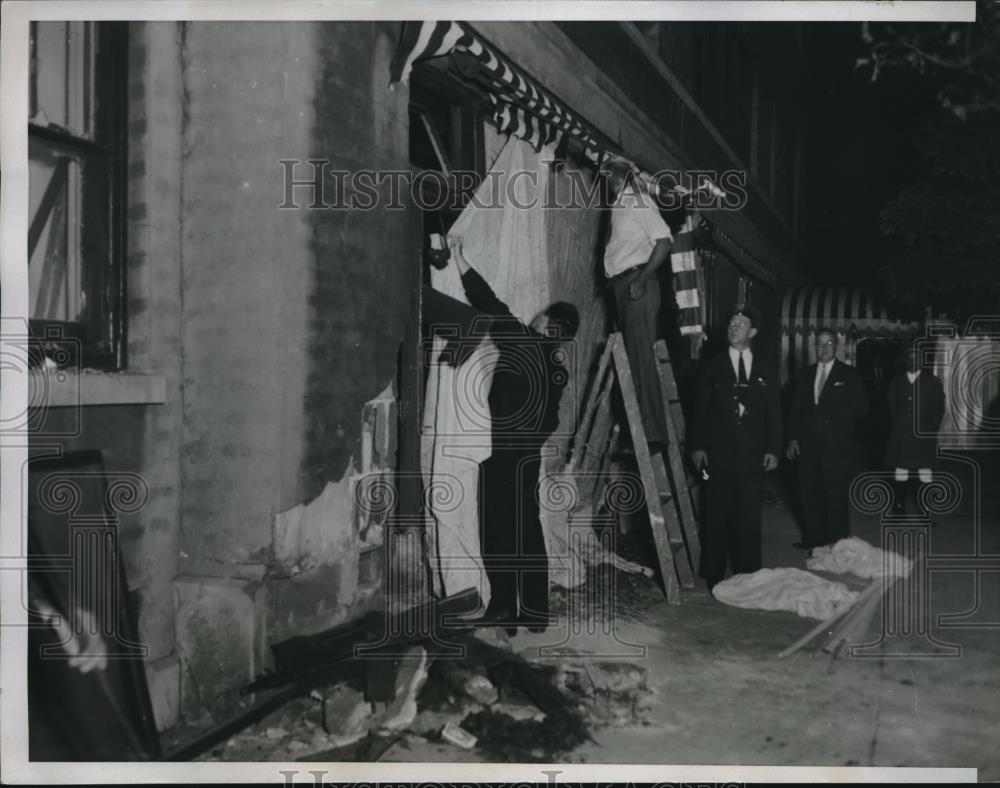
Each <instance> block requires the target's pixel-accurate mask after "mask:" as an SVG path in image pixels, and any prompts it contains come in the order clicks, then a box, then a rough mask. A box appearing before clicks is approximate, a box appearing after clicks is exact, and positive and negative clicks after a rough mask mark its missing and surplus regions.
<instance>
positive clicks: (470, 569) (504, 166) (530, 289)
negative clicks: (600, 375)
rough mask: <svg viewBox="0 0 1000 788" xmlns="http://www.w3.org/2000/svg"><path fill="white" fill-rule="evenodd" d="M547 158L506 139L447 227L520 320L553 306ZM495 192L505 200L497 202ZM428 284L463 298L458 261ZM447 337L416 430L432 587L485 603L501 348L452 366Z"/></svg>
mask: <svg viewBox="0 0 1000 788" xmlns="http://www.w3.org/2000/svg"><path fill="white" fill-rule="evenodd" d="M548 155H549V154H548V152H547V151H545V150H543V151H541V152H535V151H534V150H533V148H532V146H531V145H530V144H529V143H527V142H525V141H524V140H521V139H519V138H517V137H509V138H508V140H507V142H506V144H505V145H504V147H503V149H502V150H501V151H500V154H499V156H498V157H497V160H496V162H495V163H494V165H493V167H492V169H491V173H490V177H488V178H487V179H485V180H484V181H483V183H482V184H481V185H480V188H479V191H478V192H477V194H476V199H473V200H471V201H470V202H469V204H468V206H466V208H465V210H464V211H463V212H462V213H461V215H460V216H459V217H458V219H457V220H456V221H455V224H454V225H453V226H452V228H451V230H450V232H449V235H452V236H459V237H461V238H462V241H463V243H462V247H463V251H464V254H465V257H466V258H467V259H468V260H469V262H470V263H471V264H472V265H473V267H475V269H476V270H477V271H478V272H479V273H480V275H482V277H483V278H484V279H485V280H486V281H487V282H488V283H489V285H490V287H492V288H493V291H494V292H495V293H496V294H497V296H498V297H499V298H500V299H501V300H502V301H504V302H505V303H506V304H507V306H508V307H510V310H511V311H512V312H513V313H514V314H515V315H517V316H518V317H519V318H521V319H522V320H523V321H525V322H528V321H530V320H531V318H532V317H534V316H535V315H536V314H537V313H538V312H540V311H541V310H542V309H543V308H544V307H545V306H547V305H548V303H549V279H548V257H547V243H546V233H545V217H544V212H543V211H542V208H541V204H542V197H543V195H544V194H545V191H546V189H547V188H548V181H547V179H548V173H549V168H548V166H547V165H546V164H545V161H546V158H547V156H548ZM522 172H534V176H535V177H534V178H528V177H523V176H521V177H517V178H511V176H512V175H514V174H516V173H522ZM497 184H499V189H496V185H497ZM508 187H509V189H508ZM495 189H496V191H494V190H495ZM496 193H499V195H500V198H501V204H500V205H499V206H497V205H496V202H495V201H496ZM508 197H510V198H511V199H510V200H508V199H507V198H508ZM490 206H493V207H490ZM518 206H532V207H528V208H523V207H518ZM431 286H432V287H433V288H434V289H435V290H438V291H440V292H442V293H444V294H446V295H448V296H451V297H452V298H455V299H457V300H459V301H462V302H463V303H468V300H467V299H466V297H465V291H464V289H463V287H462V282H461V278H460V277H459V275H458V271H457V269H456V267H455V266H454V265H448V266H447V267H445V268H444V269H442V270H437V269H431ZM444 344H445V341H444V340H443V339H442V338H440V337H436V338H435V344H434V346H433V349H432V355H431V362H430V366H429V370H428V376H429V377H428V381H427V393H426V399H425V403H424V424H423V431H422V435H421V454H422V463H421V466H422V468H423V469H424V481H425V488H426V489H427V501H426V503H427V510H428V512H429V514H430V517H431V520H432V522H431V523H430V525H429V527H428V537H429V538H428V547H429V554H430V555H429V557H430V562H431V570H432V578H433V584H434V593H435V594H436V595H438V596H449V595H451V594H455V593H458V592H459V591H462V590H464V589H466V588H469V587H474V588H477V589H478V590H479V593H480V597H481V598H482V600H483V603H484V604H486V603H488V601H489V583H488V582H487V580H486V573H485V571H484V567H483V563H482V549H481V544H480V540H479V464H480V463H481V462H482V461H483V460H485V459H486V458H487V457H489V456H490V454H491V450H492V446H491V433H490V426H491V423H490V413H489V405H488V397H489V391H490V384H491V382H492V376H493V370H494V368H495V366H496V361H497V350H496V347H495V346H494V345H493V344H492V343H491V342H484V343H482V344H481V345H480V346H478V347H477V348H476V350H475V352H474V353H473V354H472V356H471V357H470V358H469V359H468V360H466V361H464V363H462V364H461V365H460V366H459V367H457V368H456V367H453V366H451V364H449V363H447V361H446V358H447V357H443V356H442V350H443V348H444Z"/></svg>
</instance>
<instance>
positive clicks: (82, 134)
mask: <svg viewBox="0 0 1000 788" xmlns="http://www.w3.org/2000/svg"><path fill="white" fill-rule="evenodd" d="M127 29H128V28H127V23H123V22H102V23H96V22H83V21H74V22H56V21H52V22H49V21H44V22H32V23H31V30H30V36H31V40H30V76H29V80H30V85H29V91H30V98H29V111H28V172H29V185H28V200H29V213H28V217H29V218H28V298H29V302H28V317H29V322H30V328H31V335H32V337H33V339H34V341H35V342H37V343H40V344H41V346H42V349H43V353H44V354H45V355H51V353H50V352H49V350H48V349H47V348H49V347H50V346H58V345H65V346H71V347H73V348H76V349H78V350H79V355H77V354H76V353H74V355H73V357H74V362H75V363H79V364H81V365H83V366H86V367H91V368H99V369H120V368H122V367H123V366H124V363H125V357H124V341H125V265H124V263H125V216H124V211H125V199H126V188H127V181H126V165H127V160H126V147H125V142H126V139H125V135H126V132H127V127H126V124H127V115H126V109H125V100H126V90H127V82H126V78H127V77H126V65H127V56H126V45H127ZM40 355H41V354H38V355H36V356H35V358H38V357H40Z"/></svg>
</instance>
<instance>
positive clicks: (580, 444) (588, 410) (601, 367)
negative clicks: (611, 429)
mask: <svg viewBox="0 0 1000 788" xmlns="http://www.w3.org/2000/svg"><path fill="white" fill-rule="evenodd" d="M610 361H611V339H610V337H609V338H608V341H607V343H606V344H605V345H604V351H603V352H602V353H601V359H600V361H599V362H598V365H597V374H596V375H595V376H594V381H593V383H592V384H591V386H590V393H589V394H588V395H587V406H586V407H585V408H584V410H583V417H582V418H581V419H580V426H579V427H577V431H576V435H575V436H574V437H573V453H572V455H571V456H570V465H571V466H573V467H574V468H575V467H577V466H578V464H579V462H580V460H581V459H582V458H581V452H582V450H584V449H585V448H586V446H587V444H588V442H589V438H590V433H591V432H592V429H593V424H592V422H593V421H594V414H595V412H596V413H600V411H598V410H597V403H598V401H599V400H601V398H602V395H603V394H604V392H605V390H610V388H611V376H610V375H607V372H608V365H609V363H610Z"/></svg>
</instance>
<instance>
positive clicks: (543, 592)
mask: <svg viewBox="0 0 1000 788" xmlns="http://www.w3.org/2000/svg"><path fill="white" fill-rule="evenodd" d="M448 246H449V249H450V250H451V253H452V257H453V258H454V260H455V264H456V265H457V266H458V270H459V273H460V274H461V275H462V286H463V287H464V288H465V294H466V297H467V298H468V299H469V303H470V304H472V306H473V307H475V308H476V309H479V310H480V311H482V312H485V313H486V314H488V315H491V316H492V318H493V319H492V321H491V323H490V328H489V336H490V339H491V340H492V341H493V343H494V344H495V345H496V347H497V349H498V351H499V358H498V359H497V362H496V366H495V371H494V373H493V383H492V386H491V387H490V393H489V405H490V418H491V436H492V454H491V455H490V457H489V458H488V459H486V460H485V461H484V462H483V463H482V464H481V465H480V486H479V490H480V512H481V515H480V528H481V546H482V551H483V564H484V566H485V568H486V575H487V577H488V578H489V581H490V596H491V599H490V604H489V606H488V607H487V609H486V613H485V615H484V617H483V619H482V620H481V621H482V623H485V624H497V625H501V626H506V627H507V628H508V629H509V628H510V627H515V628H516V627H517V626H518V625H521V626H526V627H528V629H529V630H531V631H534V632H539V631H544V629H545V628H546V627H547V626H548V623H549V573H548V556H547V555H546V552H545V539H544V535H543V533H542V524H541V520H540V519H539V499H538V481H539V472H540V470H541V448H542V445H543V444H544V443H545V441H546V439H547V438H548V437H549V436H550V435H551V434H552V433H553V432H554V431H555V429H556V427H557V426H558V424H559V403H560V400H561V398H562V392H563V389H564V387H565V386H566V383H567V381H568V379H569V376H568V373H567V371H566V368H565V367H564V365H563V359H564V358H565V347H564V345H565V344H566V343H567V342H570V341H572V340H573V338H574V337H575V336H576V332H577V329H578V327H579V325H580V318H579V315H578V313H577V310H576V307H574V306H573V305H572V304H570V303H567V302H565V301H559V302H556V303H554V304H552V305H550V306H549V307H548V308H547V309H545V310H543V311H542V312H541V313H539V314H538V315H536V316H535V318H534V319H533V320H532V321H531V323H530V325H525V324H524V323H522V322H521V321H520V320H518V319H517V317H515V316H514V315H513V314H512V313H511V311H510V309H509V308H508V307H507V305H506V304H504V303H503V301H501V300H500V299H499V298H497V296H496V295H495V294H494V292H493V290H492V289H490V286H489V285H488V284H487V283H486V281H485V280H484V279H483V278H482V277H481V276H480V275H479V273H478V272H477V271H476V270H475V269H474V268H472V266H471V265H470V264H469V262H468V261H467V260H466V259H465V257H464V255H463V254H462V241H461V239H460V238H454V237H451V238H449V239H448Z"/></svg>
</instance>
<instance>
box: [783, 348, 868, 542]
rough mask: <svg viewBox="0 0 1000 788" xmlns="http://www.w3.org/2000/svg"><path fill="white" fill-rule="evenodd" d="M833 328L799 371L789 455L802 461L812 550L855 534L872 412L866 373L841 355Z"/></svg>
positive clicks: (807, 537) (807, 538)
mask: <svg viewBox="0 0 1000 788" xmlns="http://www.w3.org/2000/svg"><path fill="white" fill-rule="evenodd" d="M836 349H837V338H836V336H835V335H834V333H833V332H832V331H828V330H826V329H821V330H820V331H819V332H818V333H817V334H816V363H815V364H810V365H809V366H808V367H806V368H805V370H803V371H802V373H801V374H800V375H799V377H798V380H797V382H796V385H795V391H794V393H793V395H792V410H791V416H790V419H789V425H788V437H789V441H788V448H787V450H786V452H785V456H787V457H788V459H790V460H795V459H798V461H799V489H800V492H801V494H802V505H803V509H804V513H805V525H804V528H803V529H802V541H801V542H796V543H795V547H798V548H801V549H806V550H809V549H812V548H814V547H821V546H823V545H828V544H833V543H834V542H836V541H838V540H840V539H844V538H846V537H847V536H849V535H850V532H851V525H850V507H849V501H848V498H849V489H850V484H851V472H852V470H853V466H854V456H855V454H854V452H855V433H856V429H857V424H858V421H860V420H861V419H863V418H864V417H865V416H866V415H867V413H868V398H867V396H866V395H865V389H864V386H863V385H862V383H861V376H860V375H858V372H857V370H856V369H855V368H854V367H852V366H850V365H849V364H845V363H844V362H842V361H838V360H837V358H836V357H835V354H836Z"/></svg>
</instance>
